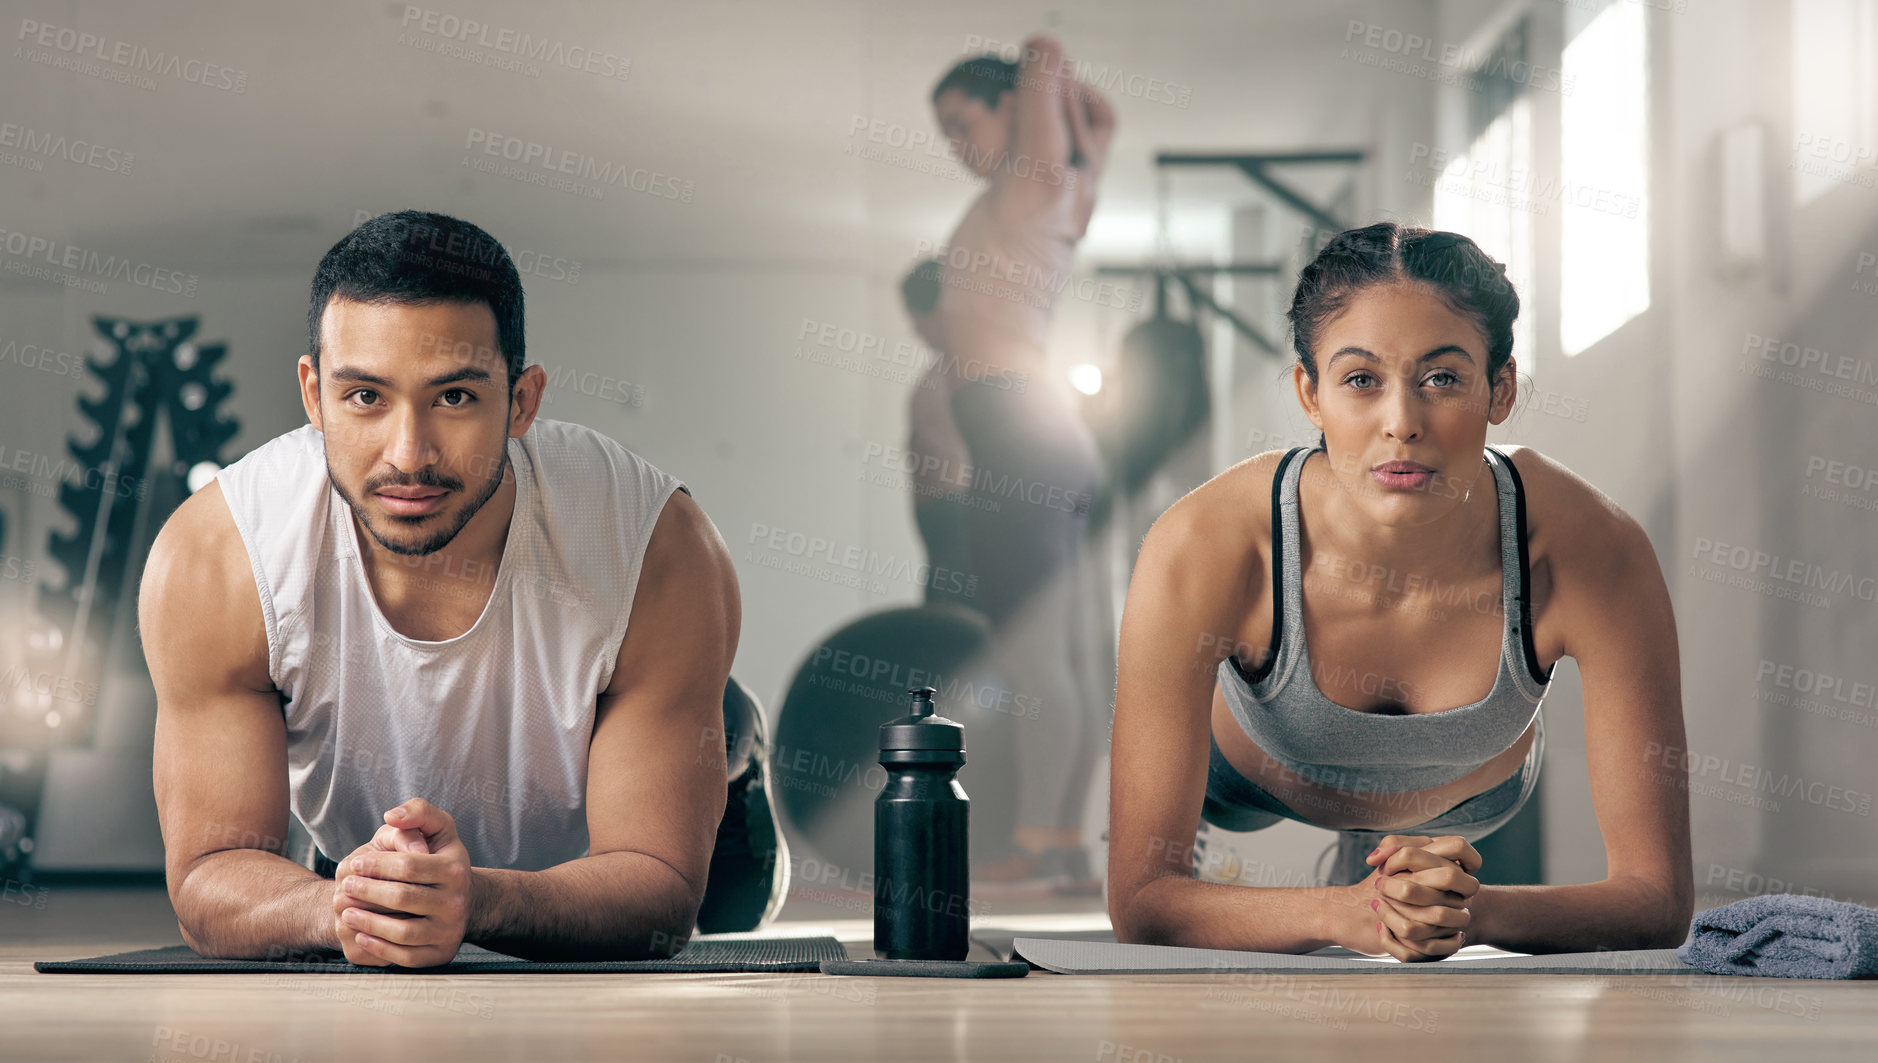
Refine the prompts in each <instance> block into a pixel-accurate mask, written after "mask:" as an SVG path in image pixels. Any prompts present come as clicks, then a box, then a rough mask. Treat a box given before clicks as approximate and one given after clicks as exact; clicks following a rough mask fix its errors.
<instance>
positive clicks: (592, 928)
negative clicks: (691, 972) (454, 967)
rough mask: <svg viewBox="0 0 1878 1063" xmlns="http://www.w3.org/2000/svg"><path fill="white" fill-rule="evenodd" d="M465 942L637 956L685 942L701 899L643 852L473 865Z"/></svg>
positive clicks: (586, 956) (563, 954)
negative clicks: (547, 863)
mask: <svg viewBox="0 0 1878 1063" xmlns="http://www.w3.org/2000/svg"><path fill="white" fill-rule="evenodd" d="M470 878H471V898H470V913H469V926H468V927H467V928H466V929H465V931H464V934H463V940H465V941H467V942H470V943H471V944H475V945H481V946H483V947H485V948H490V949H494V950H496V951H497V952H503V953H507V954H508V955H511V956H520V957H522V958H524V959H530V960H562V961H579V960H638V959H646V958H656V957H662V956H669V955H671V954H672V953H674V952H677V951H678V950H679V949H680V948H682V947H683V946H684V943H685V940H686V939H687V938H688V937H689V935H690V933H691V929H692V926H693V924H694V923H695V921H696V920H697V916H698V902H697V898H695V897H694V896H693V893H692V888H691V886H690V885H688V884H687V883H686V881H685V880H684V878H683V877H682V876H680V875H679V874H678V872H677V871H675V870H673V868H672V867H671V866H670V865H669V864H666V863H665V862H664V861H662V860H658V859H655V858H653V857H651V856H647V855H645V854H643V853H625V852H622V853H600V854H598V855H595V856H584V857H581V858H580V859H578V860H571V861H569V862H567V863H565V864H558V865H556V866H554V867H550V868H547V869H545V870H542V871H511V870H507V869H503V868H488V867H475V868H471V869H470Z"/></svg>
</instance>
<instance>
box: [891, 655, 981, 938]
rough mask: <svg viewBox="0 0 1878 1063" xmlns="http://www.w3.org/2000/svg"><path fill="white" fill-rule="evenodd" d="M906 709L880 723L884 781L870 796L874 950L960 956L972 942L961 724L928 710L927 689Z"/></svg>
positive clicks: (915, 692) (930, 706)
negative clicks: (873, 796)
mask: <svg viewBox="0 0 1878 1063" xmlns="http://www.w3.org/2000/svg"><path fill="white" fill-rule="evenodd" d="M908 693H909V694H912V695H913V706H912V714H911V715H908V716H904V717H901V718H900V719H897V720H893V721H890V722H888V723H884V724H881V726H880V765H881V767H883V768H886V769H887V784H886V786H884V787H882V788H881V791H880V796H879V797H878V798H876V799H875V801H874V953H875V955H877V956H879V957H881V958H883V959H890V960H962V959H964V958H965V953H966V950H967V949H969V948H970V940H969V938H970V933H971V918H970V913H969V911H968V909H969V900H970V896H971V862H970V855H969V854H970V850H969V848H968V846H967V844H966V819H967V814H968V813H969V812H970V810H971V802H970V799H968V798H967V797H966V796H965V790H964V789H963V788H962V787H960V786H959V783H958V780H957V779H956V778H954V776H955V775H957V774H958V770H959V768H960V767H961V766H963V765H964V763H965V728H963V727H961V726H959V724H958V722H957V721H954V720H948V719H946V718H945V717H943V716H935V715H933V703H932V698H933V689H932V688H931V687H920V688H919V689H917V690H911V691H908Z"/></svg>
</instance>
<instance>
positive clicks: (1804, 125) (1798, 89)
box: [1792, 0, 1878, 205]
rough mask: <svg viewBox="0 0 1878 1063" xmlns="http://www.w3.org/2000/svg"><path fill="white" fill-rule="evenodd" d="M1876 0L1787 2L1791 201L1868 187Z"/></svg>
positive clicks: (1876, 83) (1876, 116)
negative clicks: (1790, 69)
mask: <svg viewBox="0 0 1878 1063" xmlns="http://www.w3.org/2000/svg"><path fill="white" fill-rule="evenodd" d="M1874 52H1878V0H1793V162H1792V169H1793V202H1794V203H1795V204H1796V205H1799V204H1805V203H1809V202H1811V201H1813V200H1814V199H1817V198H1819V196H1820V195H1822V194H1824V193H1825V192H1827V191H1828V190H1830V189H1832V188H1835V187H1837V186H1838V185H1841V184H1845V183H1854V182H1855V183H1862V184H1865V185H1866V187H1872V180H1871V179H1872V176H1873V175H1874V174H1875V173H1878V171H1874V170H1873V168H1872V167H1873V164H1874V162H1875V161H1878V160H1875V159H1874V158H1873V155H1874V152H1878V55H1874Z"/></svg>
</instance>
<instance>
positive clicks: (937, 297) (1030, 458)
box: [902, 36, 1115, 893]
mask: <svg viewBox="0 0 1878 1063" xmlns="http://www.w3.org/2000/svg"><path fill="white" fill-rule="evenodd" d="M932 102H933V110H934V114H935V116H936V118H937V119H938V122H939V125H940V127H941V129H942V130H943V131H944V133H945V134H946V136H947V137H948V138H949V141H950V144H951V148H952V151H953V152H954V153H955V154H956V155H957V156H958V158H959V160H960V162H961V163H963V164H964V165H965V166H966V167H968V168H969V169H970V170H971V171H972V172H973V173H975V174H976V175H977V176H979V177H980V178H983V179H984V181H985V182H986V185H985V190H984V192H983V193H982V194H980V195H979V197H978V198H977V199H976V200H975V201H974V202H973V203H972V205H971V207H970V208H969V209H968V210H967V211H966V213H965V216H964V217H963V218H962V219H961V220H960V222H959V225H958V227H957V229H956V230H954V232H953V234H952V236H951V238H950V239H949V240H948V242H947V244H946V246H945V247H944V248H943V249H942V251H941V253H940V254H939V255H937V256H936V258H937V260H938V267H937V271H936V274H935V272H934V271H933V270H932V269H931V268H930V267H926V266H924V265H923V266H922V267H916V268H915V271H914V273H913V274H912V275H910V276H909V277H908V279H907V281H906V283H905V284H904V285H903V288H902V294H903V295H904V296H905V297H906V299H907V305H908V311H909V313H910V314H911V315H912V317H913V320H914V323H915V326H916V327H917V328H918V329H919V331H920V334H921V336H922V337H923V338H925V339H926V340H927V342H928V343H930V344H932V345H933V346H934V348H935V349H936V351H937V353H938V355H939V358H938V361H937V362H936V363H935V365H934V366H933V368H932V370H931V371H930V372H929V373H928V374H927V375H926V378H925V379H923V380H922V381H921V382H920V386H919V388H918V389H916V394H915V395H914V397H913V400H912V402H911V404H910V408H909V414H910V424H909V449H910V450H912V451H913V452H914V453H916V454H920V455H921V457H922V459H924V458H926V457H932V458H935V459H937V460H934V461H924V460H922V462H921V466H920V467H921V468H922V469H923V470H934V472H933V474H932V475H931V476H930V477H927V476H926V475H925V474H924V473H922V476H921V478H920V479H919V480H918V482H916V484H915V488H916V492H915V493H916V498H915V501H914V507H915V519H916V521H917V523H918V525H919V528H920V532H921V535H922V537H923V538H924V539H925V540H926V543H927V547H928V550H929V552H930V553H931V554H932V556H933V557H934V559H935V564H937V563H938V559H939V558H947V559H950V560H951V563H952V564H953V565H955V566H958V567H959V568H960V570H962V571H964V572H966V573H967V574H968V575H969V576H970V577H975V579H974V580H973V582H972V583H971V587H972V591H971V595H970V597H969V599H967V600H964V601H963V602H961V604H965V605H969V606H971V607H973V608H976V609H978V610H980V611H981V612H982V613H984V614H985V616H986V618H987V619H988V620H989V621H990V623H991V627H992V631H993V645H994V646H995V648H996V653H997V661H998V665H999V668H1000V670H1001V672H1002V674H1003V677H1004V679H1005V682H1006V683H1007V684H1008V685H1009V687H1010V688H1011V692H1012V694H1013V695H1014V698H1013V700H1014V701H1015V702H1016V703H1017V704H1020V705H1023V706H1025V712H1024V713H1023V715H1022V717H1021V718H1020V719H1019V720H1018V721H1017V723H1016V726H1015V728H1014V734H1015V742H1016V744H1017V751H1018V756H1019V758H1020V762H1021V763H1022V765H1023V772H1022V773H1021V775H1020V778H1019V782H1018V807H1017V827H1016V830H1015V832H1014V840H1015V842H1016V848H1015V851H1014V852H1013V853H1012V854H1011V856H1010V857H1009V858H1008V859H1006V860H1004V861H1002V862H1000V863H997V864H994V865H991V866H987V867H979V868H975V869H974V877H975V879H976V880H977V881H979V882H980V883H985V884H992V883H998V884H1003V885H1004V886H1005V888H1007V889H1014V890H1019V891H1028V890H1031V889H1041V888H1050V889H1056V890H1062V891H1067V892H1084V893H1094V892H1096V891H1097V890H1098V889H1099V888H1100V884H1099V882H1098V880H1097V879H1096V878H1095V876H1094V874H1093V871H1092V869H1091V868H1090V866H1089V860H1088V854H1087V850H1086V849H1085V847H1084V844H1083V839H1082V825H1083V816H1084V810H1085V806H1086V804H1087V800H1088V791H1089V788H1090V781H1091V777H1092V774H1093V769H1094V766H1095V763H1096V761H1097V758H1098V756H1099V753H1100V749H1101V745H1100V743H1101V725H1102V719H1101V717H1102V715H1103V714H1104V709H1105V707H1106V702H1107V693H1108V691H1107V690H1106V689H1105V688H1106V685H1107V684H1106V682H1102V683H1099V684H1098V683H1096V682H1094V681H1092V680H1091V678H1090V677H1089V676H1088V675H1086V674H1084V673H1086V672H1087V671H1088V670H1089V669H1087V668H1086V667H1079V664H1080V663H1081V658H1082V655H1081V654H1080V653H1079V652H1078V650H1077V647H1076V645H1075V635H1076V632H1077V631H1078V614H1077V613H1076V611H1075V605H1076V603H1077V601H1078V600H1079V590H1080V587H1079V585H1078V583H1077V580H1078V578H1079V575H1080V572H1079V564H1080V562H1079V555H1080V552H1081V548H1082V541H1083V538H1084V535H1085V533H1086V527H1085V526H1086V524H1087V517H1088V511H1089V502H1090V500H1091V499H1092V498H1093V496H1094V493H1095V490H1096V488H1097V487H1098V486H1099V484H1100V483H1101V480H1102V476H1103V469H1102V463H1101V458H1100V455H1099V452H1098V451H1097V449H1096V446H1095V441H1094V438H1093V437H1092V436H1091V435H1090V433H1089V430H1088V428H1087V426H1086V425H1084V423H1083V422H1082V419H1081V416H1080V414H1079V412H1078V410H1077V409H1076V406H1075V403H1074V402H1073V399H1072V397H1071V395H1070V392H1069V388H1068V386H1067V383H1066V381H1065V380H1064V378H1063V374H1061V373H1059V372H1057V371H1055V370H1053V369H1052V368H1051V366H1050V364H1049V358H1048V340H1049V332H1050V322H1051V317H1052V312H1053V309H1054V301H1055V296H1056V293H1057V292H1058V291H1060V290H1061V289H1062V287H1063V286H1064V282H1065V281H1067V279H1068V277H1069V271H1070V267H1071V264H1072V261H1073V259H1074V256H1075V248H1076V243H1077V241H1079V240H1081V238H1082V235H1083V233H1084V231H1085V230H1086V229H1087V228H1088V224H1089V217H1090V215H1091V213H1092V212H1093V211H1094V209H1095V185H1096V182H1097V180H1098V178H1099V177H1100V174H1101V171H1102V167H1103V164H1104V162H1105V161H1106V159H1107V155H1108V146H1109V140H1110V137H1111V135H1112V134H1113V131H1114V127H1115V119H1114V112H1113V110H1112V109H1111V108H1110V107H1109V105H1108V102H1107V101H1106V100H1104V99H1103V98H1102V97H1101V96H1100V94H1098V93H1096V92H1095V91H1094V90H1093V89H1090V88H1089V87H1088V86H1085V85H1081V84H1079V83H1078V82H1077V81H1076V79H1075V78H1074V77H1073V76H1072V75H1071V74H1070V72H1069V65H1068V63H1067V61H1066V60H1065V59H1064V57H1063V55H1062V50H1061V48H1060V46H1059V45H1058V44H1057V43H1056V42H1055V41H1053V40H1051V39H1050V38H1048V37H1042V36H1036V37H1032V38H1030V39H1029V40H1027V41H1025V43H1024V54H1023V56H1022V57H1021V59H1020V61H1019V62H1017V63H1011V62H1008V61H1005V60H1002V59H999V58H998V57H996V56H981V57H978V58H975V59H970V60H967V61H965V62H962V63H960V64H958V65H957V66H955V67H953V68H952V69H951V70H950V71H948V72H947V74H946V75H945V76H944V77H943V78H941V79H940V81H939V83H938V84H937V85H936V86H935V87H934V89H933V93H932ZM932 597H934V596H933V595H929V599H931V598H932ZM938 597H941V598H943V597H945V595H943V594H941V595H938Z"/></svg>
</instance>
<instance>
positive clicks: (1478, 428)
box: [1294, 281, 1514, 513]
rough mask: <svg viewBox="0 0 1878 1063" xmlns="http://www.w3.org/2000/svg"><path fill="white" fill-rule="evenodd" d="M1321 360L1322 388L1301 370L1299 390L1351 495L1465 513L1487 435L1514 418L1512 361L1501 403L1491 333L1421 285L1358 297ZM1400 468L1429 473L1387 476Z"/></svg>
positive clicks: (1328, 337) (1324, 334) (1323, 334)
mask: <svg viewBox="0 0 1878 1063" xmlns="http://www.w3.org/2000/svg"><path fill="white" fill-rule="evenodd" d="M1315 353H1316V356H1317V384H1316V385H1315V386H1312V385H1311V383H1310V379H1309V377H1308V376H1306V375H1305V372H1304V369H1303V367H1302V366H1299V367H1297V369H1296V370H1295V372H1294V379H1295V382H1296V384H1297V387H1298V397H1299V401H1300V402H1302V403H1303V404H1304V408H1305V412H1306V413H1307V415H1309V416H1310V418H1311V422H1312V423H1313V424H1315V425H1316V426H1317V427H1318V428H1319V429H1320V430H1322V431H1323V433H1324V441H1325V445H1326V447H1327V449H1328V451H1329V457H1330V460H1331V466H1332V471H1333V472H1334V473H1335V474H1336V475H1337V478H1338V479H1339V480H1341V481H1342V482H1343V484H1344V486H1345V487H1346V488H1347V489H1349V490H1351V491H1353V492H1361V493H1362V495H1363V496H1364V497H1365V498H1367V499H1369V500H1370V501H1371V502H1372V503H1374V504H1379V505H1382V506H1386V507H1389V508H1390V509H1396V510H1401V511H1402V512H1404V513H1407V512H1418V511H1425V507H1430V506H1435V507H1441V508H1447V507H1451V506H1454V505H1458V504H1459V503H1460V502H1461V500H1462V498H1463V496H1464V494H1465V492H1466V491H1467V488H1468V485H1470V484H1472V483H1473V482H1474V479H1475V478H1476V477H1477V476H1478V475H1479V474H1480V471H1481V468H1482V466H1481V460H1480V453H1481V449H1482V447H1483V446H1484V445H1485V444H1486V440H1487V425H1488V424H1490V423H1491V424H1499V423H1500V422H1501V421H1504V420H1505V419H1506V416H1507V413H1508V412H1509V411H1510V410H1511V408H1512V401H1513V394H1514V387H1513V385H1512V381H1511V374H1512V372H1513V363H1512V361H1511V360H1510V359H1509V360H1508V361H1507V364H1506V366H1505V367H1504V369H1503V370H1502V379H1503V380H1504V381H1505V383H1504V384H1503V385H1502V386H1501V388H1500V389H1499V393H1498V394H1493V393H1492V389H1491V388H1490V387H1489V381H1488V379H1487V343H1486V337H1485V336H1483V335H1482V334H1481V330H1480V328H1479V327H1478V326H1476V325H1475V324H1474V323H1473V322H1472V321H1469V320H1468V319H1467V318H1465V317H1462V316H1461V315H1459V314H1457V313H1455V312H1454V311H1453V310H1451V309H1449V308H1448V305H1447V303H1446V302H1444V301H1443V300H1442V298H1441V296H1440V295H1439V294H1437V293H1436V291H1435V289H1433V288H1432V287H1430V286H1428V285H1426V284H1423V283H1420V282H1412V281H1411V282H1397V283H1391V284H1380V285H1374V286H1371V287H1368V288H1365V289H1362V290H1361V291H1359V292H1357V293H1356V294H1355V295H1354V296H1352V297H1351V299H1350V301H1349V303H1348V304H1347V305H1346V306H1345V308H1344V310H1343V312H1342V313H1340V314H1338V315H1337V316H1335V317H1333V318H1331V319H1330V320H1329V321H1327V322H1326V323H1325V324H1324V325H1323V326H1322V327H1321V328H1320V330H1319V333H1318V338H1317V349H1316V352H1315ZM1392 461H1408V462H1413V463H1416V464H1418V465H1420V466H1422V467H1423V468H1424V469H1425V470H1427V471H1425V472H1419V473H1409V474H1401V473H1391V472H1390V471H1389V470H1388V469H1386V468H1385V469H1378V468H1377V466H1379V465H1383V464H1384V463H1387V462H1392Z"/></svg>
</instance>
